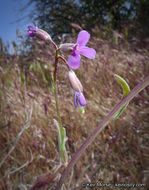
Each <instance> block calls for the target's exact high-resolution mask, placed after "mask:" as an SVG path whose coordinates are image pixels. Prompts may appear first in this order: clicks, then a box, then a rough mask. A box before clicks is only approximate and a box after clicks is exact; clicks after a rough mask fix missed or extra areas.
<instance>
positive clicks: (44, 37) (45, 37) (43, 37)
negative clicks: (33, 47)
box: [36, 29, 52, 41]
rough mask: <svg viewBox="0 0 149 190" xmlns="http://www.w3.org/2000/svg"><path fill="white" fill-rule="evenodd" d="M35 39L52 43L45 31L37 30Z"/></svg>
mask: <svg viewBox="0 0 149 190" xmlns="http://www.w3.org/2000/svg"><path fill="white" fill-rule="evenodd" d="M36 37H37V38H39V39H40V40H44V41H52V39H51V36H50V35H49V34H48V33H47V32H46V31H44V30H42V29H38V30H37V32H36Z"/></svg>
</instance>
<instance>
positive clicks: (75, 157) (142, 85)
mask: <svg viewBox="0 0 149 190" xmlns="http://www.w3.org/2000/svg"><path fill="white" fill-rule="evenodd" d="M148 85H149V76H147V77H146V78H145V79H144V80H143V81H142V82H140V83H139V84H138V85H137V86H136V87H135V88H134V89H133V90H132V91H131V92H130V93H129V94H128V95H127V96H126V97H125V98H124V99H123V100H122V101H121V102H120V103H119V104H117V105H116V106H115V107H114V108H113V110H112V111H111V112H110V113H109V114H108V115H107V116H106V117H105V119H104V120H103V121H102V122H101V123H100V124H99V126H98V127H97V128H96V129H95V130H94V131H93V132H92V133H91V134H90V135H89V136H88V137H87V139H86V140H85V141H84V143H83V144H82V145H81V146H80V148H79V149H78V151H77V152H76V153H75V154H74V155H73V157H72V159H71V161H70V162H69V164H68V166H67V167H66V168H65V169H64V170H63V173H62V176H61V178H60V181H59V182H58V184H57V186H56V188H55V190H60V189H61V186H62V184H63V183H64V181H65V179H66V177H67V176H68V174H69V171H70V170H71V168H72V167H73V166H74V165H75V164H76V162H77V160H78V159H79V158H80V156H81V155H82V154H83V153H84V151H85V149H86V148H87V147H88V145H90V144H91V143H92V142H93V140H94V139H95V137H96V136H97V135H98V134H99V133H100V132H101V131H102V130H103V129H104V128H105V127H106V125H107V124H108V123H109V122H110V120H111V119H112V118H113V116H114V115H115V114H116V113H117V112H119V111H120V109H122V107H123V106H124V105H125V104H126V103H129V102H130V101H131V100H132V99H133V98H134V97H135V96H136V95H137V94H138V93H139V92H140V91H141V90H143V89H144V88H145V87H147V86H148Z"/></svg>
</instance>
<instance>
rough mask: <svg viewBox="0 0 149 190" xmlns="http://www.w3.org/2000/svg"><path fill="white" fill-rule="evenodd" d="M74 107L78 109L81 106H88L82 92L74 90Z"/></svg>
mask: <svg viewBox="0 0 149 190" xmlns="http://www.w3.org/2000/svg"><path fill="white" fill-rule="evenodd" d="M74 105H75V107H77V106H78V105H80V106H86V100H85V97H84V95H83V93H82V92H77V91H75V90H74Z"/></svg>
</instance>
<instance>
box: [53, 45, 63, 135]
mask: <svg viewBox="0 0 149 190" xmlns="http://www.w3.org/2000/svg"><path fill="white" fill-rule="evenodd" d="M58 58H59V50H58V49H57V50H56V55H55V70H54V74H53V78H54V81H53V86H54V95H55V102H56V111H57V116H58V123H59V127H60V132H61V134H62V130H63V129H62V121H61V117H60V109H59V103H58V93H57V86H56V76H57V65H58Z"/></svg>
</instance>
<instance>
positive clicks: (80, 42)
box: [68, 30, 96, 69]
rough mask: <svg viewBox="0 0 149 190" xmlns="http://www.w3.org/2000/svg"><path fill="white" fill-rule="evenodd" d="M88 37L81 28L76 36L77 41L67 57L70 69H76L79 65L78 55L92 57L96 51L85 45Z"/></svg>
mask: <svg viewBox="0 0 149 190" xmlns="http://www.w3.org/2000/svg"><path fill="white" fill-rule="evenodd" d="M89 39H90V34H89V33H88V32H87V31H85V30H82V31H81V32H80V33H79V35H78V38H77V43H76V45H75V46H74V48H73V52H72V55H71V56H70V57H69V59H68V65H69V67H71V68H72V69H77V68H79V66H80V59H81V57H80V55H83V56H85V57H87V58H89V59H94V58H95V55H96V51H95V50H94V49H93V48H89V47H87V46H85V45H86V44H87V42H88V41H89Z"/></svg>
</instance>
